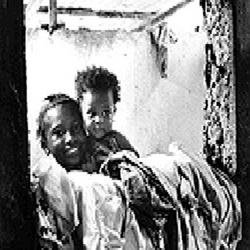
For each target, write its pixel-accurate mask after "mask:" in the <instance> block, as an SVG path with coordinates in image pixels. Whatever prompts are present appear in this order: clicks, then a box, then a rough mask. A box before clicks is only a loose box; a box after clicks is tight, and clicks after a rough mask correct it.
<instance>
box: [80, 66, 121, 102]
mask: <svg viewBox="0 0 250 250" xmlns="http://www.w3.org/2000/svg"><path fill="white" fill-rule="evenodd" d="M75 82H76V93H77V99H78V101H80V100H81V99H82V97H83V96H82V95H83V93H86V92H87V91H88V90H94V91H107V90H112V93H113V100H114V104H116V103H117V102H118V101H120V83H119V81H118V80H117V77H116V75H114V74H113V73H111V72H109V71H108V70H107V69H105V68H102V67H96V66H92V67H87V69H86V70H83V71H80V72H78V73H77V76H76V80H75Z"/></svg>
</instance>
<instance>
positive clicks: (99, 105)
mask: <svg viewBox="0 0 250 250" xmlns="http://www.w3.org/2000/svg"><path fill="white" fill-rule="evenodd" d="M81 105H82V112H83V117H84V121H85V123H86V127H87V129H88V131H89V133H90V134H91V135H92V136H94V137H95V138H102V137H103V136H104V135H105V134H106V133H107V132H109V131H110V130H112V122H113V115H114V109H115V105H114V100H113V93H112V90H108V91H87V92H86V93H84V95H83V102H82V104H81Z"/></svg>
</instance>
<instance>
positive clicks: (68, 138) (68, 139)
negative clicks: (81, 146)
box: [65, 131, 73, 142]
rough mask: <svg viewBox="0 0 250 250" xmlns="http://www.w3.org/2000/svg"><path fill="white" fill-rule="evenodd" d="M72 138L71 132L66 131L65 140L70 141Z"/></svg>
mask: <svg viewBox="0 0 250 250" xmlns="http://www.w3.org/2000/svg"><path fill="white" fill-rule="evenodd" d="M72 139H73V136H72V134H71V133H70V131H67V132H66V134H65V142H70V141H72Z"/></svg>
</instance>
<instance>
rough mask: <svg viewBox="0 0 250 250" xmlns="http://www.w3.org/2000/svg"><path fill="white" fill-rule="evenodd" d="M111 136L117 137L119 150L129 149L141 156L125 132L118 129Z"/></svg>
mask: <svg viewBox="0 0 250 250" xmlns="http://www.w3.org/2000/svg"><path fill="white" fill-rule="evenodd" d="M111 136H112V137H113V138H114V139H115V141H116V144H117V146H118V147H119V150H117V151H121V150H129V151H132V152H133V153H135V155H136V156H137V157H139V153H138V152H137V151H136V150H135V148H134V147H133V146H132V145H131V143H130V142H129V141H128V139H127V138H126V137H125V136H124V135H123V134H121V133H120V132H118V131H113V132H112V134H111Z"/></svg>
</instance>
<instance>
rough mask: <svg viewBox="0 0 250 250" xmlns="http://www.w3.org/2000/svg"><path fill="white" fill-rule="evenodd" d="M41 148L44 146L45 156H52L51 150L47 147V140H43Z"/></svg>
mask: <svg viewBox="0 0 250 250" xmlns="http://www.w3.org/2000/svg"><path fill="white" fill-rule="evenodd" d="M41 146H42V149H43V150H44V152H45V154H46V155H49V154H50V150H49V149H48V147H47V141H46V139H44V138H41Z"/></svg>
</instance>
